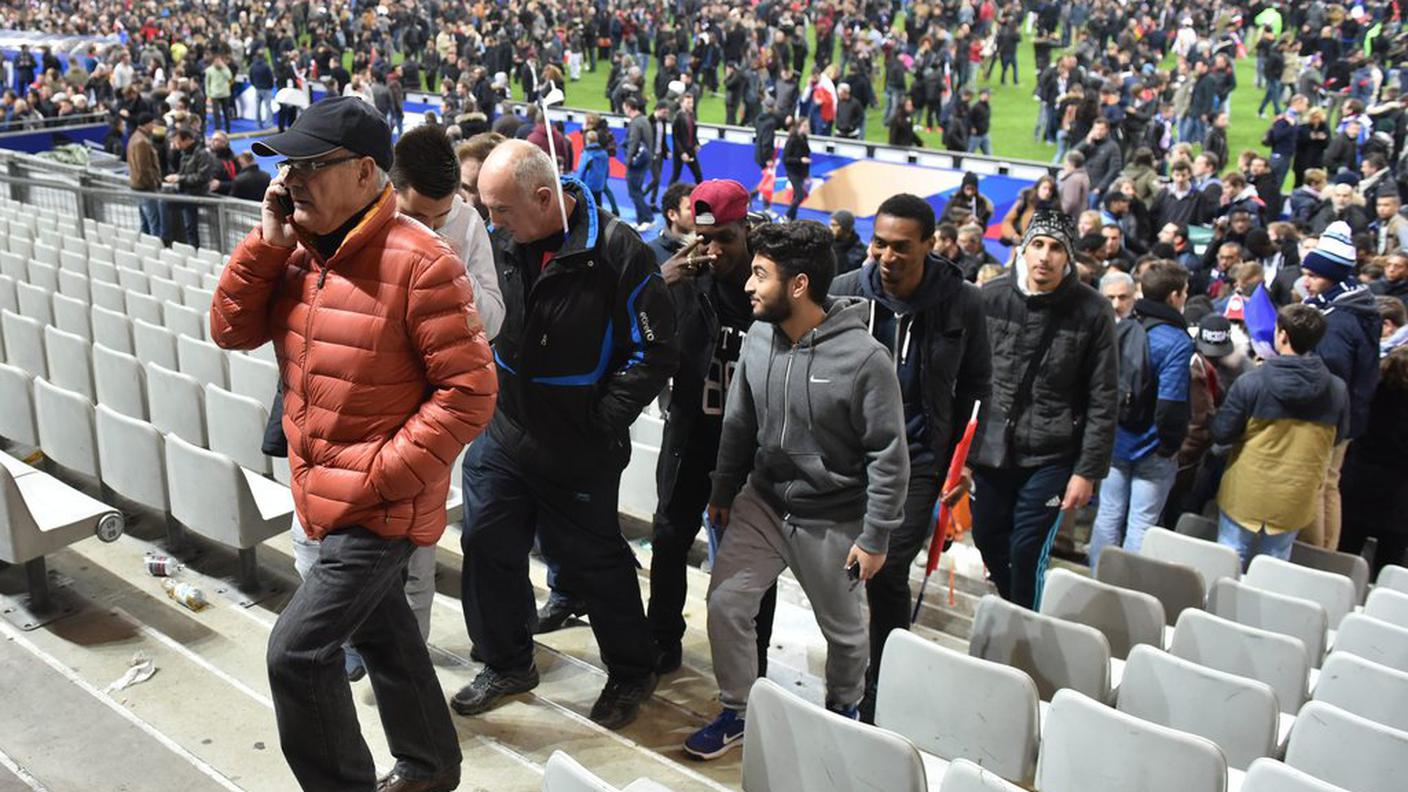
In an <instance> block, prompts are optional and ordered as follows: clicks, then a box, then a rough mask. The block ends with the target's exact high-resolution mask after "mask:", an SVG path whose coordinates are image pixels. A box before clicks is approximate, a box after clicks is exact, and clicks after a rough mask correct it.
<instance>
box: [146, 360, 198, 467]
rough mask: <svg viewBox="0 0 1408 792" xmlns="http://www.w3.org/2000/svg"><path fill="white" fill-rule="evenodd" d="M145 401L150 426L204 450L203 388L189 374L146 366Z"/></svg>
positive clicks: (158, 366)
mask: <svg viewBox="0 0 1408 792" xmlns="http://www.w3.org/2000/svg"><path fill="white" fill-rule="evenodd" d="M146 367H147V400H148V404H149V406H150V415H151V417H152V425H153V426H155V427H156V428H157V429H160V430H161V431H162V432H163V433H165V434H174V435H177V436H179V437H180V438H181V439H183V440H185V441H186V442H188V443H193V444H195V445H197V446H200V447H201V448H204V447H205V444H206V434H205V389H204V388H203V386H202V385H201V384H200V383H199V382H197V381H196V378H195V377H192V376H190V375H189V374H182V373H180V372H179V371H175V370H173V369H169V368H167V367H165V366H162V365H160V364H158V363H148V364H146Z"/></svg>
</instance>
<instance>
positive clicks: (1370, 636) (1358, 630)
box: [1330, 613, 1408, 672]
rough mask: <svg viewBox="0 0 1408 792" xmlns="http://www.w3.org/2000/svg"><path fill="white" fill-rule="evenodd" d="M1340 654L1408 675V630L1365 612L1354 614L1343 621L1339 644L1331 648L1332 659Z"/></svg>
mask: <svg viewBox="0 0 1408 792" xmlns="http://www.w3.org/2000/svg"><path fill="white" fill-rule="evenodd" d="M1340 652H1349V653H1350V654H1354V655H1359V656H1360V657H1362V658H1364V659H1365V660H1372V661H1373V662H1375V663H1379V664H1380V665H1386V666H1388V667H1389V668H1392V669H1395V670H1398V671H1404V672H1408V629H1404V628H1402V627H1396V626H1394V625H1392V624H1389V623H1388V622H1385V621H1379V620H1378V619H1375V618H1374V617H1372V616H1365V615H1364V614H1362V613H1351V614H1350V615H1348V616H1346V617H1345V619H1344V621H1342V622H1340V629H1339V631H1338V632H1337V633H1336V634H1335V645H1334V646H1332V647H1330V655H1331V656H1334V655H1336V654H1338V653H1340Z"/></svg>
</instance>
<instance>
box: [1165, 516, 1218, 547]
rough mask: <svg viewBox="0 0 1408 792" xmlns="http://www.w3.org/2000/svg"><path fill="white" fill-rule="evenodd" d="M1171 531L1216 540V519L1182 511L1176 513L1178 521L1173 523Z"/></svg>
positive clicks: (1196, 537)
mask: <svg viewBox="0 0 1408 792" xmlns="http://www.w3.org/2000/svg"><path fill="white" fill-rule="evenodd" d="M1173 531H1174V533H1176V534H1179V535H1181V536H1191V537H1193V538H1195V539H1205V540H1207V541H1209V542H1216V541H1217V520H1213V519H1210V518H1207V517H1204V516H1203V515H1201V514H1194V513H1193V512H1184V513H1182V514H1180V515H1178V523H1177V524H1176V525H1174V528H1173Z"/></svg>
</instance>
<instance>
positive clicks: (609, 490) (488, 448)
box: [460, 432, 656, 678]
mask: <svg viewBox="0 0 1408 792" xmlns="http://www.w3.org/2000/svg"><path fill="white" fill-rule="evenodd" d="M620 481H621V474H620V472H619V471H617V472H615V473H614V474H610V475H604V476H602V478H600V479H598V480H596V481H592V482H578V483H576V484H575V485H572V486H568V485H564V484H559V483H557V482H553V481H548V480H546V479H544V478H542V477H540V476H536V475H533V474H531V473H528V472H526V471H524V470H523V469H522V467H521V466H520V465H519V463H518V460H516V459H514V457H513V456H512V454H511V453H510V452H509V451H508V449H506V448H504V447H503V446H502V445H501V444H500V443H499V442H498V440H497V439H495V438H494V437H493V436H491V435H490V434H489V433H487V432H486V433H485V434H483V435H481V436H480V437H479V439H477V440H475V441H474V444H473V445H472V446H470V449H469V453H468V454H467V455H466V456H465V460H464V493H465V503H464V534H463V536H462V537H461V539H460V546H461V547H462V548H463V550H464V557H465V561H464V574H463V577H462V580H461V585H462V591H461V595H462V598H463V600H464V621H465V627H466V628H467V629H468V630H469V637H470V638H471V639H473V641H474V647H475V648H476V649H478V650H479V655H480V656H481V657H483V658H484V662H485V663H486V664H487V665H489V666H491V667H493V668H494V669H496V670H499V671H503V672H512V671H519V670H522V669H526V668H528V667H529V666H531V665H532V664H533V636H532V633H531V632H530V629H529V628H530V620H531V618H532V611H533V603H532V601H531V600H525V598H524V597H522V596H520V595H519V594H518V592H522V591H523V589H524V587H525V586H526V585H527V583H528V552H529V551H530V550H531V549H532V547H533V537H534V534H535V533H536V534H537V537H538V541H539V543H540V544H541V547H542V549H543V552H544V553H546V554H548V555H549V556H551V557H553V558H554V559H556V560H557V561H558V562H559V564H560V565H561V566H560V567H559V573H558V575H559V577H560V578H561V580H562V584H563V587H564V588H565V589H566V590H568V591H571V592H573V593H575V594H580V596H582V597H583V598H584V599H585V600H586V605H587V615H588V617H589V618H590V620H591V626H592V632H593V633H594V634H595V636H596V642H597V646H599V647H600V649H601V657H602V660H603V661H604V662H605V663H606V667H607V669H608V671H609V672H610V673H611V675H612V676H619V677H622V678H635V677H641V676H644V675H645V674H648V673H650V672H651V671H652V670H653V669H654V668H655V654H656V651H655V642H654V641H653V640H652V639H651V637H650V628H649V627H648V625H647V624H646V621H645V611H644V609H643V608H642V607H641V600H640V581H639V580H637V578H636V564H635V558H634V556H633V555H632V554H631V549H630V546H629V545H627V544H626V540H625V538H624V537H622V536H621V526H620V519H619V517H618V515H617V512H616V500H617V491H618V489H619V488H620ZM510 592H513V594H512V596H510Z"/></svg>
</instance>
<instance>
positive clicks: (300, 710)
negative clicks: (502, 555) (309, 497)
mask: <svg viewBox="0 0 1408 792" xmlns="http://www.w3.org/2000/svg"><path fill="white" fill-rule="evenodd" d="M414 549H415V546H414V545H412V544H411V542H410V541H409V540H406V539H397V540H389V539H383V538H381V537H379V536H377V535H376V534H373V533H372V532H371V531H368V530H366V529H365V528H360V527H352V528H346V529H343V530H340V531H337V532H335V533H331V534H328V535H327V536H326V537H324V538H323V541H322V545H321V547H320V548H319V556H318V562H317V563H316V564H315V565H314V566H313V568H312V569H310V570H309V572H308V576H307V577H306V578H304V580H303V584H302V585H300V586H299V587H298V590H297V591H296V592H294V595H293V599H292V600H290V601H289V604H288V607H287V608H285V609H284V612H283V613H282V614H280V615H279V620H278V622H277V623H276V624H275V625H274V630H273V632H272V633H271V634H270V636H269V649H268V663H269V688H270V691H271V692H272V693H273V698H274V715H275V718H276V719H277V721H278V726H279V743H280V745H281V746H282V748H283V752H284V758H285V759H287V760H288V764H289V767H290V768H291V769H292V770H293V774H294V776H295V777H296V778H297V779H298V783H299V786H301V787H302V788H303V789H305V790H328V791H329V792H332V791H333V790H338V791H339V792H340V791H341V790H366V791H367V792H370V790H372V789H373V788H374V787H375V786H376V765H375V763H374V762H373V760H372V755H371V751H370V750H368V748H367V743H366V741H365V740H363V739H362V733H361V730H360V729H359V728H358V726H357V710H356V708H355V706H354V705H353V701H352V687H351V685H350V683H348V681H347V672H346V671H345V670H344V668H343V652H342V646H343V644H345V643H350V644H351V645H352V647H353V648H355V649H356V650H357V651H358V653H360V654H361V655H362V660H363V661H364V662H365V663H366V666H367V673H368V676H370V677H371V683H372V690H374V691H375V692H376V701H377V712H378V714H380V715H381V725H382V728H383V729H384V730H385V731H386V740H387V742H388V744H389V745H390V747H391V753H392V755H393V756H395V757H396V767H397V769H398V770H400V771H401V772H402V773H403V774H404V775H406V776H408V777H412V778H429V777H434V776H437V775H441V774H443V773H445V772H447V771H449V770H450V769H451V768H457V767H458V766H459V764H460V761H461V758H462V757H461V754H460V746H459V736H458V735H457V734H456V733H455V727H454V725H453V724H452V723H451V722H450V710H449V708H448V707H447V706H446V703H445V693H444V691H443V690H441V689H440V682H439V680H438V679H436V676H435V668H434V667H433V666H432V665H431V663H430V653H429V652H428V651H427V649H426V645H425V641H423V640H421V637H420V627H419V626H417V624H416V617H415V614H413V613H412V612H411V606H410V605H409V604H407V602H406V592H405V573H406V562H407V561H408V560H409V559H410V557H411V551H412V550H414Z"/></svg>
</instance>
